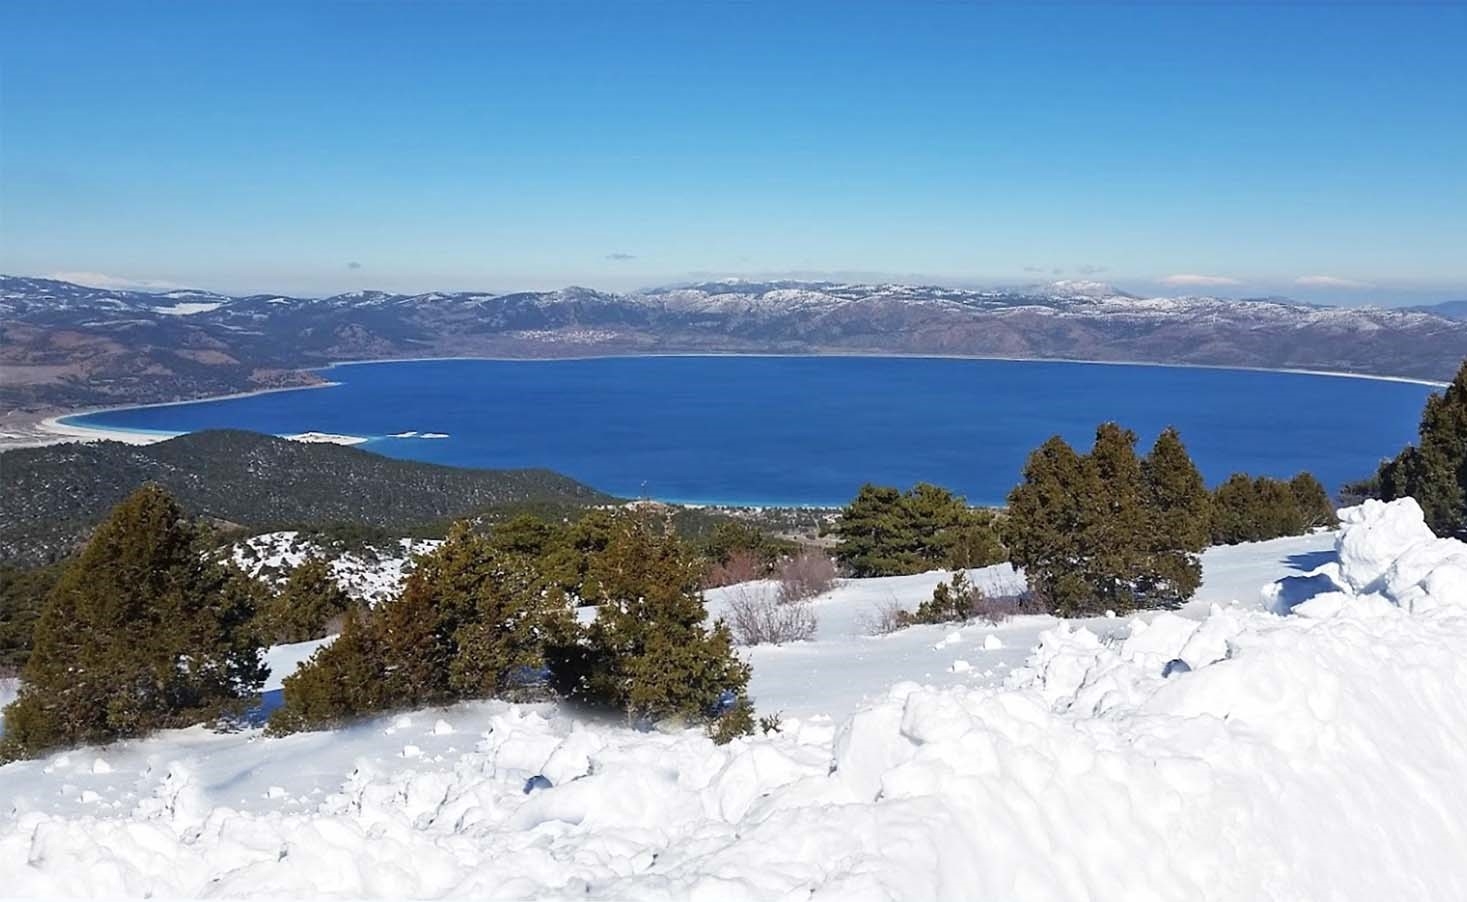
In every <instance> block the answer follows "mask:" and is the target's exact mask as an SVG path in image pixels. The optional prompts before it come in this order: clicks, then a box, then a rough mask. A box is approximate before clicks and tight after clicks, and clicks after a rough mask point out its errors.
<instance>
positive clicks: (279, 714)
mask: <svg viewBox="0 0 1467 902" xmlns="http://www.w3.org/2000/svg"><path fill="white" fill-rule="evenodd" d="M386 666H387V658H386V656H385V655H384V654H383V651H382V649H381V648H380V647H379V643H378V641H377V636H376V630H375V629H374V628H373V626H372V625H371V623H370V622H369V620H368V613H367V611H365V610H361V609H359V610H353V611H350V612H348V613H347V614H346V616H345V618H344V623H343V624H342V629H341V634H340V635H339V636H337V637H336V639H335V640H334V641H333V642H332V643H331V644H330V645H327V646H325V647H323V648H320V649H317V650H316V653H315V654H313V655H311V658H310V660H309V661H308V662H307V663H306V664H305V665H304V666H302V667H300V668H299V669H297V670H296V671H295V673H293V674H291V675H290V676H288V677H286V678H285V681H284V684H283V690H284V691H283V695H284V699H285V700H284V704H283V705H282V706H281V707H280V708H277V709H276V711H275V713H274V714H272V715H270V723H269V727H268V731H269V732H270V733H272V734H276V735H283V734H286V733H296V732H300V731H302V730H321V729H328V728H331V727H336V726H341V725H343V724H346V723H348V722H350V721H351V720H352V719H354V718H357V717H361V716H362V715H364V714H369V713H371V712H374V711H386V710H389V709H390V708H392V707H393V705H394V704H395V702H394V700H393V699H392V698H391V697H390V696H389V694H388V690H387V686H386V684H385V682H384V681H383V677H384V675H385V672H386Z"/></svg>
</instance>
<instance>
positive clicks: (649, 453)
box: [69, 357, 1432, 504]
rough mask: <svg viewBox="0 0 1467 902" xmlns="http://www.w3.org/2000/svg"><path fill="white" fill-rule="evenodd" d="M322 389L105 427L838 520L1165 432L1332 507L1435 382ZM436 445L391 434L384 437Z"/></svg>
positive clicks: (808, 368)
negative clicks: (864, 491)
mask: <svg viewBox="0 0 1467 902" xmlns="http://www.w3.org/2000/svg"><path fill="white" fill-rule="evenodd" d="M322 372H323V374H324V375H326V376H328V377H329V378H330V379H332V380H333V381H336V382H339V383H340V385H337V386H335V387H332V388H326V389H313V390H305V391H289V392H275V393H270V394H261V395H254V396H251V397H245V398H235V399H228V400H220V401H205V402H197V403H190V404H177V405H168V406H159V407H142V408H132V409H126V410H113V411H105V412H102V413H96V414H90V415H86V416H80V417H73V418H71V419H70V420H69V422H71V423H74V424H77V425H90V426H97V427H105V428H109V429H129V430H161V431H168V432H188V431H194V430H199V429H211V428H223V427H229V428H239V429H251V430H255V431H258V432H268V433H275V434H291V433H298V432H306V431H320V432H332V433H343V434H349V435H358V436H366V437H369V438H370V439H371V440H370V441H369V442H368V443H366V444H364V445H360V446H359V447H362V448H365V449H367V450H371V451H376V452H379V453H382V454H386V455H390V456H393V457H404V458H411V459H414V460H425V461H433V462H437V463H445V464H455V465H460V466H480V467H549V468H551V469H554V470H558V471H560V472H562V473H566V474H568V475H570V476H573V477H575V478H577V479H580V480H582V481H584V482H587V483H589V484H591V485H593V486H595V487H597V488H599V489H602V490H604V491H608V492H611V493H613V494H617V495H621V496H626V497H637V496H641V495H646V496H648V497H653V498H661V499H664V500H670V501H692V502H723V503H739V504H840V503H844V502H845V501H847V500H849V499H850V497H851V496H852V495H853V494H854V493H855V491H856V489H857V488H859V487H860V485H861V484H862V483H863V482H868V481H870V482H878V483H885V484H891V485H900V486H904V487H905V486H910V485H911V484H913V483H915V482H917V481H919V480H925V481H928V482H935V483H938V484H940V485H944V486H947V487H949V488H952V489H954V490H955V491H958V492H961V493H963V494H965V495H967V497H968V498H969V500H970V501H972V502H974V503H999V502H1002V500H1003V498H1004V496H1005V495H1006V494H1007V493H1008V490H1009V489H1010V488H1011V487H1012V486H1013V485H1014V483H1015V482H1016V481H1017V479H1018V477H1019V473H1020V470H1021V469H1022V467H1023V464H1024V458H1025V456H1026V455H1027V454H1028V453H1029V451H1031V450H1032V449H1033V448H1034V447H1035V446H1037V445H1038V444H1040V443H1041V442H1043V441H1044V440H1045V439H1046V438H1048V437H1049V436H1051V435H1054V434H1055V433H1059V434H1060V435H1063V436H1064V437H1065V438H1066V439H1068V440H1069V441H1070V442H1071V443H1073V444H1075V445H1076V446H1077V447H1082V448H1084V447H1088V446H1089V444H1090V440H1091V438H1092V437H1093V434H1094V429H1095V425H1096V424H1097V423H1099V422H1101V421H1104V420H1115V421H1118V422H1120V423H1122V424H1124V425H1126V426H1128V427H1130V428H1131V429H1133V430H1135V431H1136V432H1137V433H1138V434H1139V435H1140V439H1141V440H1140V443H1139V444H1140V448H1141V450H1142V451H1143V452H1144V450H1145V449H1146V448H1147V447H1149V446H1150V443H1151V442H1152V441H1153V440H1154V438H1155V436H1156V433H1157V432H1158V431H1159V430H1160V429H1161V428H1162V427H1164V426H1166V425H1168V424H1171V425H1175V426H1176V427H1177V428H1178V429H1180V430H1181V433H1182V438H1183V440H1184V441H1185V442H1186V444H1187V446H1188V448H1189V449H1190V450H1191V452H1192V454H1193V456H1194V457H1195V458H1196V460H1197V462H1198V464H1199V466H1200V467H1201V468H1202V470H1203V473H1204V475H1205V476H1206V477H1207V479H1208V481H1209V483H1211V484H1216V483H1217V482H1219V481H1221V480H1222V479H1223V478H1225V477H1226V476H1227V475H1228V474H1229V473H1231V472H1234V471H1237V470H1243V471H1247V472H1249V473H1253V474H1255V475H1257V474H1267V475H1272V476H1291V475H1293V474H1294V473H1295V472H1298V471H1299V470H1304V469H1307V470H1311V471H1313V472H1314V473H1315V474H1316V475H1317V476H1319V478H1320V479H1321V480H1322V481H1323V482H1324V484H1325V485H1326V486H1327V487H1328V488H1330V489H1331V491H1333V490H1334V489H1336V488H1337V487H1338V486H1339V484H1340V483H1341V482H1344V481H1346V480H1349V479H1355V478H1358V477H1361V476H1364V475H1367V474H1368V473H1370V472H1372V471H1373V470H1374V468H1375V466H1376V464H1377V462H1378V461H1379V460H1380V458H1381V457H1383V456H1388V455H1391V454H1394V453H1395V452H1396V451H1397V450H1399V448H1400V446H1401V445H1403V444H1405V443H1406V442H1408V441H1411V440H1412V439H1413V438H1414V435H1415V430H1416V422H1417V419H1418V417H1419V416H1420V413H1421V407H1422V404H1423V403H1424V402H1425V399H1426V396H1427V395H1428V394H1429V393H1430V392H1431V391H1432V389H1430V388H1429V387H1427V386H1423V385H1414V384H1408V383H1401V382H1387V381H1375V380H1367V379H1346V378H1336V377H1328V376H1315V375H1304V374H1295V373H1267V372H1253V371H1243V370H1219V369H1187V368H1176V367H1157V366H1141V365H1136V366H1131V365H1124V366H1110V365H1099V364H1083V363H1050V362H1020V361H999V360H949V359H919V358H880V357H627V358H606V359H594V360H559V361H495V360H432V361H404V362H396V363H370V364H352V365H347V366H337V367H332V368H330V369H329V370H324V371H322ZM404 432H417V433H420V434H421V433H441V434H446V435H447V436H448V437H447V438H431V439H425V438H421V437H412V438H391V437H389V436H391V435H393V434H394V433H404Z"/></svg>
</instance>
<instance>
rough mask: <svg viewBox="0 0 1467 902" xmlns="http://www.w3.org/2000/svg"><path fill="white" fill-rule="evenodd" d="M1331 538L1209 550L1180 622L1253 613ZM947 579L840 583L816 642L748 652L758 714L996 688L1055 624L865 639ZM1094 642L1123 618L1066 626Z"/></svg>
mask: <svg viewBox="0 0 1467 902" xmlns="http://www.w3.org/2000/svg"><path fill="white" fill-rule="evenodd" d="M1334 541H1335V539H1334V536H1333V534H1329V533H1320V534H1316V535H1311V536H1297V537H1291V538H1286V539H1274V540H1273V541H1269V542H1257V543H1253V544H1249V545H1236V546H1227V547H1220V548H1210V549H1208V550H1207V552H1206V553H1205V554H1204V555H1203V574H1204V580H1203V583H1202V586H1201V587H1200V588H1199V589H1198V591H1197V594H1196V595H1195V596H1194V597H1193V599H1192V601H1191V602H1190V603H1189V604H1188V605H1187V606H1186V607H1185V608H1183V609H1182V611H1181V614H1182V615H1183V616H1185V617H1189V618H1191V619H1201V618H1203V617H1205V616H1207V614H1208V611H1209V610H1210V609H1211V607H1212V606H1213V605H1214V604H1217V605H1224V606H1233V605H1241V606H1243V607H1247V608H1257V607H1259V606H1261V605H1262V604H1263V598H1262V595H1261V593H1262V590H1263V588H1264V586H1266V585H1268V584H1269V583H1270V582H1272V581H1273V580H1276V579H1279V578H1280V577H1282V576H1286V575H1291V574H1302V573H1303V572H1305V571H1307V570H1311V569H1313V568H1314V567H1317V566H1319V565H1320V564H1322V563H1325V562H1326V561H1328V560H1331V559H1333V557H1334V551H1333V549H1334ZM949 576H951V574H949V573H945V572H933V573H922V574H918V575H916V576H894V577H886V578H882V579H859V580H847V581H844V582H843V583H842V584H841V585H840V586H838V587H837V588H836V589H835V591H833V592H830V593H828V594H826V595H823V596H821V597H820V598H817V599H816V600H815V601H814V602H813V604H814V606H815V612H816V616H817V618H818V621H819V626H818V631H817V634H816V638H815V639H814V640H813V641H810V642H797V643H792V644H789V645H783V646H778V647H776V646H767V645H765V646H758V647H755V648H753V649H750V650H749V651H748V657H749V660H750V662H751V663H752V664H753V665H754V678H753V681H752V683H751V684H750V687H749V688H750V695H752V696H753V698H754V703H755V705H756V707H757V708H758V709H759V710H760V711H762V712H775V711H779V712H783V713H784V714H785V715H791V714H793V715H796V716H800V717H808V716H812V715H822V714H823V715H827V716H830V717H834V718H837V719H844V718H845V717H848V716H850V715H851V714H853V713H855V711H856V709H857V708H858V707H860V705H861V704H862V703H863V702H864V701H867V700H870V699H875V698H879V697H881V696H882V695H883V694H884V693H885V692H886V690H887V688H888V687H890V686H891V685H892V684H893V683H897V682H900V681H902V680H916V681H918V682H921V683H923V684H926V685H931V686H943V687H945V686H971V687H976V686H996V685H999V684H1000V683H1002V682H1003V680H1004V679H1005V677H1006V676H1007V674H1008V673H1009V672H1010V671H1012V670H1013V669H1014V668H1015V667H1019V666H1021V665H1022V664H1023V663H1024V661H1025V659H1027V658H1028V657H1029V654H1030V652H1032V651H1033V649H1034V647H1035V646H1036V645H1038V643H1039V636H1040V634H1041V633H1043V632H1044V631H1045V630H1049V629H1053V628H1054V627H1055V625H1056V624H1057V623H1059V621H1058V620H1057V619H1056V618H1054V617H1047V616H1045V617H1040V616H1029V617H1015V618H1013V619H1011V620H1009V621H1007V622H1005V623H1003V624H1001V625H999V626H996V627H993V626H988V625H985V624H980V623H973V624H970V625H967V626H951V625H949V626H914V627H910V628H908V629H904V630H899V631H897V632H894V633H890V634H888V635H885V636H876V635H872V629H871V623H872V621H873V620H875V619H876V618H877V616H878V613H879V611H880V609H881V608H882V607H883V606H888V605H892V604H895V605H898V606H900V607H902V608H903V609H905V610H909V611H911V610H915V609H916V607H917V605H918V604H920V603H921V602H922V601H925V600H926V599H929V598H931V597H932V590H933V589H934V588H935V587H936V586H937V584H938V583H939V582H943V581H946V580H947V579H948V578H949ZM968 577H969V580H970V581H971V582H972V583H973V584H974V585H976V586H978V587H980V588H982V589H983V590H984V591H985V592H988V593H989V594H990V595H1007V594H1014V593H1016V592H1019V591H1022V590H1023V589H1024V581H1023V578H1022V577H1021V576H1020V575H1018V574H1016V573H1015V572H1014V570H1013V568H1012V567H1010V566H1008V565H1007V564H1001V565H999V566H996V567H985V568H983V569H981V570H969V571H968ZM774 591H776V586H775V585H774V584H773V583H764V584H758V583H754V584H746V585H743V586H735V587H730V588H726V589H715V590H713V591H711V592H709V593H708V603H709V608H710V610H711V612H712V613H713V614H715V615H717V614H719V613H720V612H722V611H723V610H724V609H725V608H726V605H727V604H728V601H729V599H730V597H731V596H733V595H736V594H738V593H742V592H774ZM1071 623H1072V624H1078V625H1083V626H1085V627H1086V628H1088V629H1090V630H1091V631H1093V632H1094V633H1096V634H1097V635H1100V636H1112V635H1116V634H1124V633H1125V632H1126V631H1127V630H1128V628H1129V623H1130V621H1129V619H1125V618H1109V619H1107V618H1094V619H1090V620H1080V621H1071Z"/></svg>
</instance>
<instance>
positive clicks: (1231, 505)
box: [1212, 473, 1259, 545]
mask: <svg viewBox="0 0 1467 902" xmlns="http://www.w3.org/2000/svg"><path fill="white" fill-rule="evenodd" d="M1258 519H1259V518H1258V492H1257V489H1256V488H1255V486H1254V483H1253V480H1252V479H1250V478H1249V477H1248V475H1247V474H1246V473H1234V474H1233V475H1231V476H1229V477H1228V478H1227V479H1226V480H1225V481H1224V482H1223V484H1222V485H1220V486H1218V487H1217V491H1216V492H1214V493H1213V496H1212V542H1213V544H1214V545H1236V544H1238V543H1239V542H1252V541H1255V540H1256V539H1257V538H1258V536H1259V527H1258Z"/></svg>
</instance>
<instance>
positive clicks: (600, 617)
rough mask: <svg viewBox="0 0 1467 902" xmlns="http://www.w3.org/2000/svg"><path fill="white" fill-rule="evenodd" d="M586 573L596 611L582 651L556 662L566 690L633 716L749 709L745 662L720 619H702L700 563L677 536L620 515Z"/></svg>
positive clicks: (697, 717) (686, 718) (685, 717)
mask: <svg viewBox="0 0 1467 902" xmlns="http://www.w3.org/2000/svg"><path fill="white" fill-rule="evenodd" d="M590 575H591V576H592V577H593V579H594V584H595V585H596V586H597V587H598V593H599V594H598V596H597V597H596V599H595V600H596V601H597V602H599V608H598V610H597V614H596V620H595V621H594V622H593V623H592V624H591V626H590V629H589V630H588V632H587V639H586V643H585V646H584V649H583V651H584V656H583V657H581V658H580V659H579V660H577V659H574V658H572V659H561V660H560V661H558V662H557V663H556V664H554V669H555V670H556V672H557V676H558V677H559V679H560V681H561V685H562V687H563V691H565V692H567V693H568V694H570V695H571V696H572V697H573V698H579V699H581V700H584V701H587V702H590V703H593V704H600V705H606V706H609V707H612V708H615V709H619V710H621V711H623V712H625V714H626V715H627V717H628V718H630V719H632V720H634V721H660V720H667V719H673V720H678V721H683V722H707V721H710V720H713V719H714V718H715V716H716V715H717V713H719V711H720V710H721V709H723V708H725V707H728V708H732V709H738V710H743V711H744V713H745V714H747V713H748V711H747V705H748V702H747V698H746V695H745V690H746V687H747V685H748V681H749V667H748V665H747V664H745V663H743V662H742V661H741V660H739V658H738V656H737V655H736V654H735V653H734V651H733V639H732V636H731V635H730V633H729V630H728V628H727V627H726V626H725V625H724V624H723V623H722V621H719V622H718V623H715V624H714V625H713V626H712V627H711V628H709V627H706V626H704V625H703V622H704V620H705V618H706V616H707V614H706V611H705V609H704V606H703V598H702V594H701V592H700V589H699V586H700V583H701V577H702V568H701V566H700V564H699V562H698V560H697V559H696V558H695V557H694V556H693V555H692V554H691V553H690V552H689V550H688V549H687V548H686V547H685V546H684V545H683V543H681V542H680V541H678V540H677V538H676V537H675V536H669V535H665V534H662V533H659V532H657V531H656V530H654V529H653V528H652V527H650V526H649V525H648V524H646V523H645V522H642V521H640V520H637V519H634V518H623V519H622V520H620V521H619V522H618V523H617V527H616V529H615V531H614V534H613V536H612V538H611V541H610V543H609V544H608V545H607V547H606V548H605V549H604V550H603V551H601V552H600V553H598V554H597V555H595V556H594V557H593V560H592V564H591V570H590Z"/></svg>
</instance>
